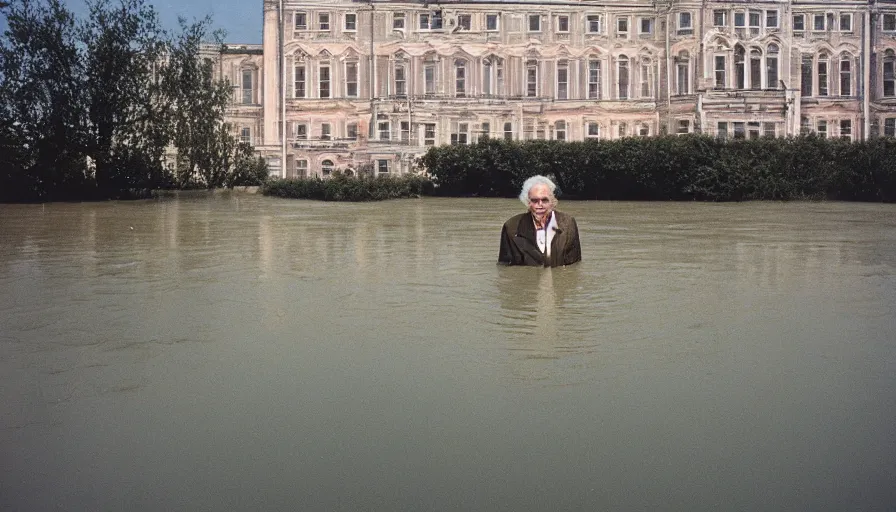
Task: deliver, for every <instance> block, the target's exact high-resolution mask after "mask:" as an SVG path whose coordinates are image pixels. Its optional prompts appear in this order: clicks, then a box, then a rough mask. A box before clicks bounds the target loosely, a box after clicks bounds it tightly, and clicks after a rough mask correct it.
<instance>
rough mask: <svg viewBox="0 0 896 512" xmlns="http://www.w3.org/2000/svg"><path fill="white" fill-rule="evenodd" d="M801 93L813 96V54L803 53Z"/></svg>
mask: <svg viewBox="0 0 896 512" xmlns="http://www.w3.org/2000/svg"><path fill="white" fill-rule="evenodd" d="M800 94H802V95H803V96H812V56H811V55H803V60H802V64H801V65H800Z"/></svg>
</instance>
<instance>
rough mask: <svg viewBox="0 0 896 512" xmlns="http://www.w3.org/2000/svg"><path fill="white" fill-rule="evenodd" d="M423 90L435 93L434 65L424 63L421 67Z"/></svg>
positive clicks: (431, 93) (430, 93)
mask: <svg viewBox="0 0 896 512" xmlns="http://www.w3.org/2000/svg"><path fill="white" fill-rule="evenodd" d="M423 85H424V89H423V92H424V93H425V94H429V95H433V94H435V93H436V65H435V64H426V65H425V66H424V67H423Z"/></svg>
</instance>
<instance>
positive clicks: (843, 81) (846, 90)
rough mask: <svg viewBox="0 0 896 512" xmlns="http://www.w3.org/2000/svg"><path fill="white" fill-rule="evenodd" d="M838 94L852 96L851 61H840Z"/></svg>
mask: <svg viewBox="0 0 896 512" xmlns="http://www.w3.org/2000/svg"><path fill="white" fill-rule="evenodd" d="M840 96H852V62H851V61H850V60H849V59H843V60H841V61H840Z"/></svg>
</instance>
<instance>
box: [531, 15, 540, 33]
mask: <svg viewBox="0 0 896 512" xmlns="http://www.w3.org/2000/svg"><path fill="white" fill-rule="evenodd" d="M529 32H541V15H539V14H530V15H529Z"/></svg>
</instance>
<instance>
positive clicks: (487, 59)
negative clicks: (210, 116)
mask: <svg viewBox="0 0 896 512" xmlns="http://www.w3.org/2000/svg"><path fill="white" fill-rule="evenodd" d="M263 10H264V25H263V44H262V45H226V46H225V47H224V48H223V49H222V50H221V51H220V52H219V53H217V54H216V56H217V60H218V68H217V69H218V72H219V73H220V75H221V76H222V77H224V78H227V79H229V80H230V81H231V83H232V84H233V90H234V96H233V98H234V99H233V105H232V106H231V108H230V111H229V120H230V121H231V122H232V123H233V126H234V129H235V131H236V133H237V134H238V136H239V137H240V138H241V139H242V140H245V141H247V142H252V143H253V144H254V145H255V146H256V148H257V149H258V150H259V151H260V152H262V153H263V154H264V155H266V156H268V157H269V158H270V161H271V164H272V165H273V166H275V172H277V173H280V174H281V175H284V176H304V175H327V174H329V173H331V172H332V171H333V170H334V169H337V168H349V167H352V168H357V167H358V166H359V165H361V164H370V165H372V166H373V168H374V171H375V172H377V173H379V174H395V173H404V172H407V171H409V170H410V169H411V168H412V160H413V157H414V156H416V155H419V154H421V153H422V152H424V151H425V150H426V149H427V148H428V147H430V146H433V145H441V144H449V143H452V144H467V143H471V142H474V141H476V140H477V139H479V138H480V137H483V136H489V137H492V138H504V139H514V140H517V139H556V140H584V139H589V138H600V139H616V138H620V137H624V136H633V135H634V136H642V135H656V134H658V133H690V132H702V133H709V134H717V135H719V136H733V137H760V136H762V135H775V136H786V135H796V134H798V133H801V132H808V131H815V132H817V133H819V134H821V135H823V136H837V137H844V138H849V139H865V138H868V137H869V136H872V135H874V134H882V135H884V134H885V135H896V107H894V105H893V100H894V99H896V3H894V2H892V1H883V0H878V1H874V2H864V3H858V2H853V3H848V2H831V1H828V0H807V1H800V2H796V1H793V0H778V1H767V2H723V1H709V2H697V1H694V0H691V1H680V2H656V1H653V0H649V1H648V0H630V1H628V2H624V3H606V2H597V1H594V0H577V1H570V0H542V1H540V2H505V1H500V0H492V1H479V0H475V1H473V0H470V1H451V2H442V3H439V2H432V3H427V2H420V1H414V2H410V1H409V2H396V1H393V0H366V1H363V2H362V1H360V0H294V1H286V2H278V1H274V0H265V1H264V2H263ZM282 159H285V162H284V164H283V165H281V162H280V161H281V160H282Z"/></svg>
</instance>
